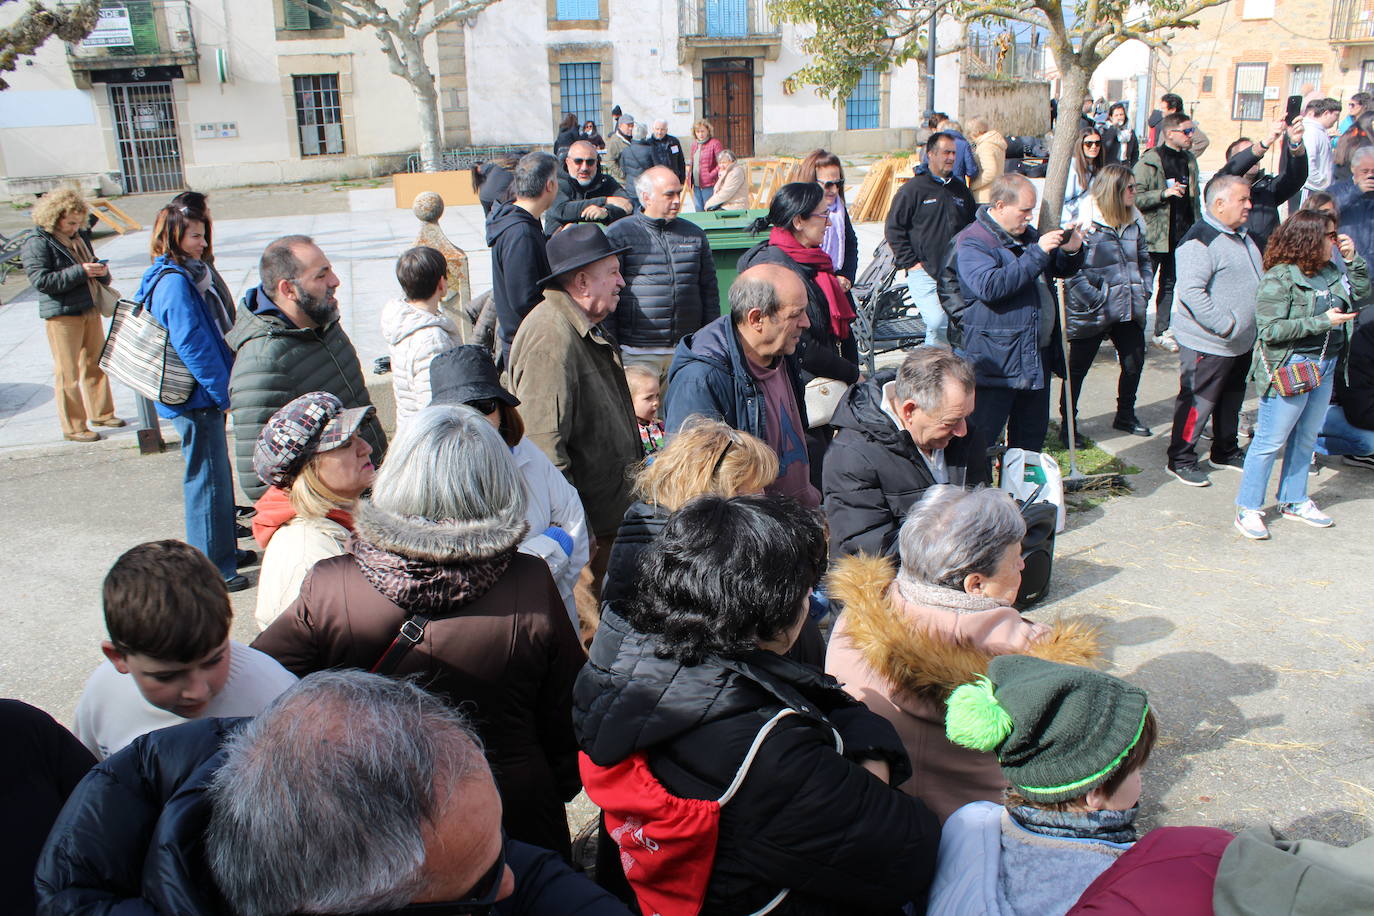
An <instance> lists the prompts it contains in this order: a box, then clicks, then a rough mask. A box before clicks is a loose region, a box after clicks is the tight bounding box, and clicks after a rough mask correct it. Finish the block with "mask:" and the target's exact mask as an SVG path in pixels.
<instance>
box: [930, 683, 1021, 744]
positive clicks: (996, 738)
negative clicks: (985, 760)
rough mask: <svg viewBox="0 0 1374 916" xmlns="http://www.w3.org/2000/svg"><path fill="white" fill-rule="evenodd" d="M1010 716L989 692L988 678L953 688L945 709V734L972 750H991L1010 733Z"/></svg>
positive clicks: (990, 690) (991, 690) (991, 691)
mask: <svg viewBox="0 0 1374 916" xmlns="http://www.w3.org/2000/svg"><path fill="white" fill-rule="evenodd" d="M1011 729H1012V722H1011V716H1009V715H1008V714H1007V711H1006V710H1005V709H1003V708H1002V704H1000V703H998V702H997V697H996V696H994V695H993V687H992V681H990V680H988V679H987V678H986V677H979V678H978V680H977V682H976V683H973V684H964V685H963V686H961V687H957V688H955V690H954V692H953V693H951V694H950V695H949V703H948V704H946V710H945V735H946V736H947V737H948V738H949V740H950V741H953V742H954V743H955V744H959V745H962V746H964V747H969V748H973V749H974V750H975V751H992V750H995V749H996V748H997V745H999V744H1001V743H1002V742H1003V741H1004V740H1005V739H1006V737H1007V735H1010V734H1011Z"/></svg>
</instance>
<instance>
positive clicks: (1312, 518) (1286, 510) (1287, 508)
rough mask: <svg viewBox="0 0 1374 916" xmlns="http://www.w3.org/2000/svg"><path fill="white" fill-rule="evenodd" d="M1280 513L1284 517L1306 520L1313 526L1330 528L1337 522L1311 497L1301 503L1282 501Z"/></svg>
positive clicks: (1300, 520)
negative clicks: (1319, 507) (1318, 506)
mask: <svg viewBox="0 0 1374 916" xmlns="http://www.w3.org/2000/svg"><path fill="white" fill-rule="evenodd" d="M1279 514H1281V515H1282V516H1283V517H1284V518H1291V519H1293V520H1294V521H1299V522H1305V523H1306V524H1309V525H1311V526H1312V527H1313V528H1330V527H1331V526H1332V525H1334V524H1336V523H1335V522H1334V521H1333V520H1332V519H1331V516H1329V515H1326V514H1325V513H1323V512H1322V510H1320V509H1318V508H1317V504H1316V503H1314V502H1312V500H1310V499H1309V500H1307V501H1306V502H1301V503H1282V504H1280V505H1279Z"/></svg>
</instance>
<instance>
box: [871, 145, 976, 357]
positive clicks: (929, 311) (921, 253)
mask: <svg viewBox="0 0 1374 916" xmlns="http://www.w3.org/2000/svg"><path fill="white" fill-rule="evenodd" d="M957 155H958V143H957V141H956V140H955V138H954V137H953V136H951V135H950V134H945V133H935V134H931V135H930V139H929V140H927V141H926V162H925V164H924V165H921V166H918V167H917V168H916V172H915V174H914V175H912V177H911V179H910V180H909V181H908V182H907V183H906V184H904V185H902V189H901V190H900V191H898V192H897V195H896V196H895V197H894V198H893V199H892V208H891V209H890V210H889V211H888V214H887V225H886V226H884V227H883V236H884V237H885V238H886V239H887V244H888V246H889V247H891V249H892V257H893V260H894V262H895V263H896V265H897V268H898V269H899V270H904V271H906V278H907V279H906V282H907V289H908V290H909V291H910V293H911V301H912V302H913V303H914V304H915V305H916V308H917V309H919V310H920V313H921V320H922V321H923V322H925V326H926V340H925V342H926V343H928V344H942V343H945V342H946V341H947V339H948V337H947V332H946V328H947V326H948V324H949V322H948V319H947V318H946V316H945V312H944V309H942V308H941V307H940V297H939V295H937V293H936V289H935V278H937V277H938V276H940V267H941V266H942V260H943V258H942V256H943V253H944V251H945V248H946V247H947V246H948V245H949V240H950V239H952V238H954V236H955V235H957V234H958V233H959V230H960V229H963V228H964V227H965V226H967V225H968V224H969V223H971V222H973V215H974V213H975V212H976V211H977V209H978V205H977V204H976V203H974V200H973V194H972V192H970V191H969V189H968V185H966V184H964V183H963V182H962V181H959V180H957V179H955V178H954V177H953V175H954V162H955V159H956V158H957Z"/></svg>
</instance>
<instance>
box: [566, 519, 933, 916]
mask: <svg viewBox="0 0 1374 916" xmlns="http://www.w3.org/2000/svg"><path fill="white" fill-rule="evenodd" d="M825 553H826V551H825V534H824V531H823V530H822V525H821V521H820V519H819V517H818V516H817V515H816V513H815V512H813V511H812V510H809V509H806V508H804V507H802V506H801V505H800V504H799V503H797V502H795V501H794V500H790V499H784V498H779V497H768V496H743V497H735V498H733V499H724V498H721V497H718V496H702V497H700V498H698V499H695V500H693V501H692V502H690V503H688V504H687V505H685V506H683V507H682V508H681V509H678V510H677V511H676V512H674V513H673V514H672V516H670V517H669V519H668V523H667V525H666V526H665V527H664V529H663V532H662V534H661V535H659V537H658V538H657V539H655V540H654V542H653V543H652V544H651V545H650V546H649V547H648V549H647V550H646V551H645V553H644V555H643V559H642V561H641V563H640V573H639V589H638V593H637V594H636V595H635V596H634V597H633V599H631V600H629V601H627V602H619V603H617V602H612V603H611V604H609V605H607V606H606V608H605V610H604V612H603V614H602V618H601V628H600V629H599V630H598V631H597V634H596V638H595V639H594V640H593V641H592V648H591V654H590V658H589V659H588V662H587V664H586V666H585V667H584V668H583V669H582V672H581V673H580V674H579V675H578V678H577V684H576V686H575V687H574V693H573V720H574V725H575V728H576V730H577V735H578V742H579V744H580V745H581V747H582V755H581V758H580V762H581V769H582V779H583V784H584V785H585V786H586V789H587V794H588V796H589V797H590V798H591V799H592V801H593V802H595V803H596V804H597V805H598V806H600V807H601V809H602V812H603V816H604V818H605V821H606V828H607V832H608V833H609V835H610V836H611V837H612V838H613V839H614V840H615V842H616V843H617V845H618V846H619V847H620V861H621V863H622V866H623V871H624V875H625V877H626V878H627V879H628V881H629V883H630V885H631V887H632V888H633V890H634V893H635V896H636V897H637V898H638V902H639V905H640V909H641V910H642V912H644V913H661V914H662V916H686V914H696V913H754V912H768V913H771V914H774V916H784V914H802V913H805V914H808V916H820V914H835V916H839V914H845V916H862V914H875V916H876V914H879V913H882V914H889V913H894V912H896V911H899V910H900V909H901V908H902V907H903V906H905V905H906V904H908V903H912V902H914V903H915V905H916V907H917V912H921V911H922V909H923V907H924V903H925V895H926V890H927V887H928V885H929V882H930V878H931V874H932V873H933V871H934V867H935V848H936V846H937V845H938V841H939V829H938V825H937V823H936V820H935V816H934V815H933V814H931V812H930V810H929V809H928V808H926V806H925V805H924V804H923V803H922V802H921V801H920V800H919V799H916V798H912V797H910V796H908V795H905V794H903V793H901V792H898V791H896V790H895V789H893V788H891V786H893V785H898V784H901V783H903V782H906V780H907V779H909V778H910V775H911V770H910V767H909V766H908V763H907V756H906V753H905V752H904V751H903V750H902V747H901V742H900V741H899V740H898V739H897V735H896V733H895V732H894V730H893V728H892V726H891V725H889V724H888V723H887V722H885V721H884V720H883V719H882V718H881V717H879V716H877V715H875V714H873V713H872V712H869V711H868V710H867V709H865V708H864V707H863V706H862V705H861V704H860V703H858V701H856V700H854V699H852V698H851V697H850V696H849V695H848V694H846V693H845V692H844V690H842V689H841V688H840V685H839V684H838V683H836V681H835V680H834V679H833V678H830V677H827V676H826V675H824V674H821V672H820V671H818V670H816V669H815V668H812V667H810V666H808V665H805V664H802V663H801V662H796V661H792V660H791V659H789V658H786V657H784V654H785V653H786V652H787V650H788V649H789V647H790V646H791V645H792V644H793V642H794V641H795V640H796V639H797V636H798V634H799V633H800V632H801V630H802V627H803V625H804V623H805V621H806V618H807V613H806V609H807V596H808V595H809V593H810V592H811V590H812V589H813V588H814V587H815V586H816V584H817V583H818V582H819V581H820V578H821V576H822V574H823V573H824V571H825Z"/></svg>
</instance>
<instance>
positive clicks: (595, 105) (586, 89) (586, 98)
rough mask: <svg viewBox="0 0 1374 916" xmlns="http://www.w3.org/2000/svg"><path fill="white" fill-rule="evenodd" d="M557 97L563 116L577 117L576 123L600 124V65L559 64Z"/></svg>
mask: <svg viewBox="0 0 1374 916" xmlns="http://www.w3.org/2000/svg"><path fill="white" fill-rule="evenodd" d="M558 95H559V99H560V102H561V105H562V111H563V114H564V115H570V114H574V115H577V123H579V124H581V123H583V122H584V121H594V122H596V123H597V124H600V123H601V65H600V64H559V65H558Z"/></svg>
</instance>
